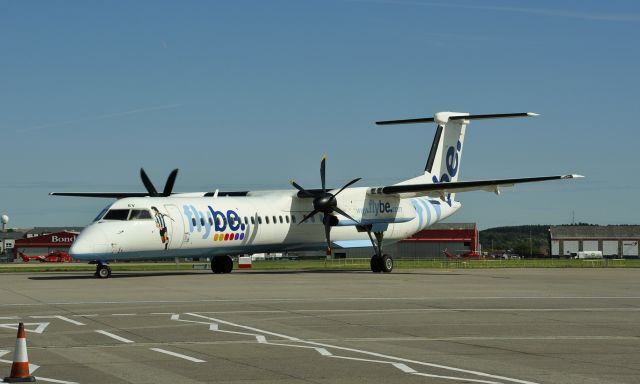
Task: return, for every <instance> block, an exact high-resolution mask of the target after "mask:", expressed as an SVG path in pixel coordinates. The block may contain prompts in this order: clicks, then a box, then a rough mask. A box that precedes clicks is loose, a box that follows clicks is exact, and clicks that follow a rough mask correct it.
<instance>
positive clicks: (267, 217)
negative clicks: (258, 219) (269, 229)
mask: <svg viewBox="0 0 640 384" xmlns="http://www.w3.org/2000/svg"><path fill="white" fill-rule="evenodd" d="M264 220H265V222H266V223H267V224H269V216H265V217H264Z"/></svg>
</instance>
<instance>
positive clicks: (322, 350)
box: [314, 348, 333, 356]
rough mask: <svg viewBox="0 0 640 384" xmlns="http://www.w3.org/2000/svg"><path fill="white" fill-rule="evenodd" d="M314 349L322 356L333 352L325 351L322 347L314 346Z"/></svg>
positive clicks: (331, 354) (330, 354)
mask: <svg viewBox="0 0 640 384" xmlns="http://www.w3.org/2000/svg"><path fill="white" fill-rule="evenodd" d="M314 349H315V350H316V351H318V353H319V354H321V355H322V356H333V353H331V352H329V351H327V350H326V349H324V348H314Z"/></svg>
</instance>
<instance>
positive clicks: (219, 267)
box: [211, 256, 233, 273]
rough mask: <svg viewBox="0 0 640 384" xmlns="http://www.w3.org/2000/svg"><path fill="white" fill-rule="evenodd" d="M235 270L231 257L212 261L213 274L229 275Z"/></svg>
mask: <svg viewBox="0 0 640 384" xmlns="http://www.w3.org/2000/svg"><path fill="white" fill-rule="evenodd" d="M232 270H233V260H232V259H231V256H216V257H214V258H213V259H212V260H211V271H213V273H229V272H231V271H232Z"/></svg>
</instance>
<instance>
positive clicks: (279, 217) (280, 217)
mask: <svg viewBox="0 0 640 384" xmlns="http://www.w3.org/2000/svg"><path fill="white" fill-rule="evenodd" d="M278 219H280V224H282V216H278Z"/></svg>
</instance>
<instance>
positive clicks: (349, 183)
mask: <svg viewBox="0 0 640 384" xmlns="http://www.w3.org/2000/svg"><path fill="white" fill-rule="evenodd" d="M361 179H362V178H361V177H358V178H356V179H353V180H351V181H350V182H348V183H347V184H345V185H344V187H342V188H340V190H339V191H338V192H336V193H334V194H333V196H338V193H340V192H342V191H343V190H345V189H347V187H348V186H350V185H351V184H355V183H357V182H358V181H360V180H361Z"/></svg>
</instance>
